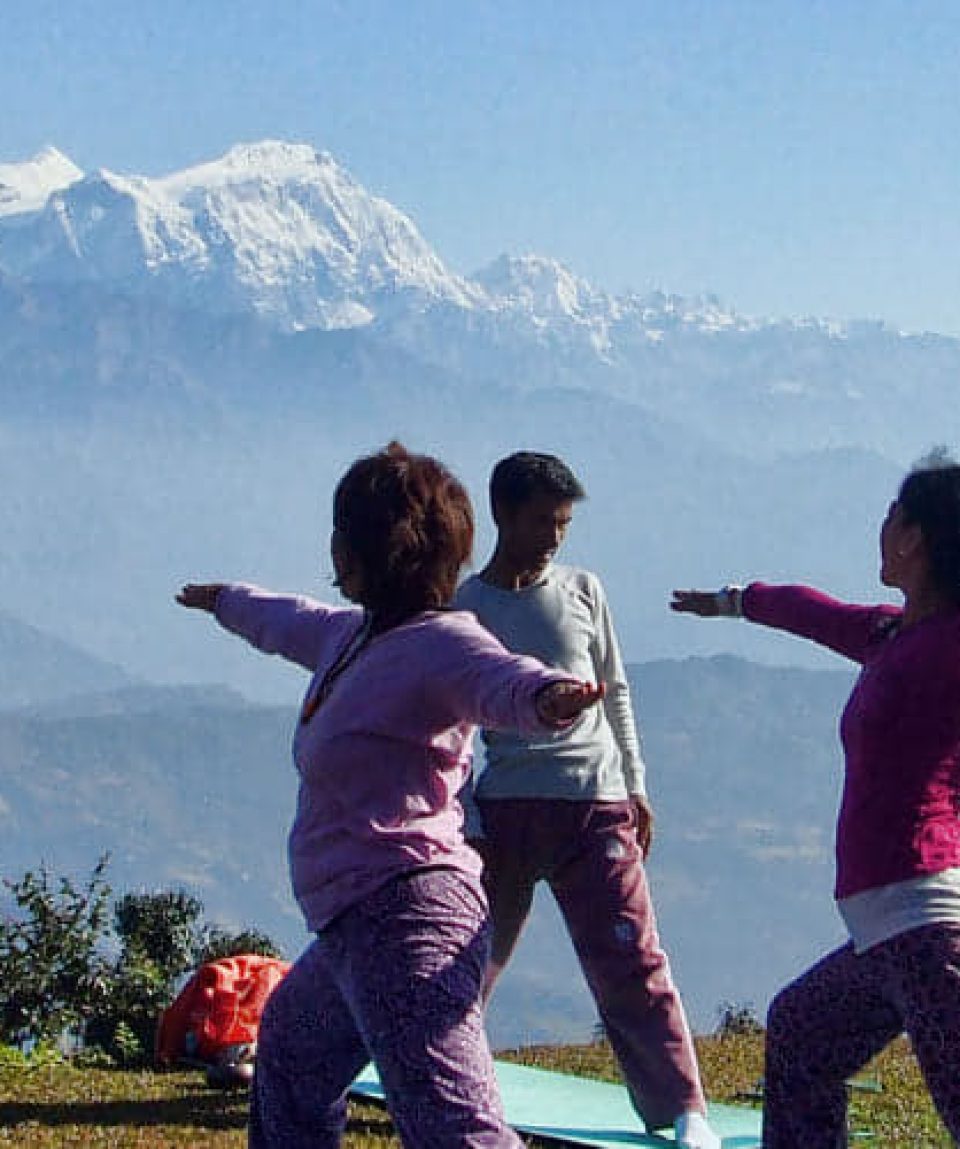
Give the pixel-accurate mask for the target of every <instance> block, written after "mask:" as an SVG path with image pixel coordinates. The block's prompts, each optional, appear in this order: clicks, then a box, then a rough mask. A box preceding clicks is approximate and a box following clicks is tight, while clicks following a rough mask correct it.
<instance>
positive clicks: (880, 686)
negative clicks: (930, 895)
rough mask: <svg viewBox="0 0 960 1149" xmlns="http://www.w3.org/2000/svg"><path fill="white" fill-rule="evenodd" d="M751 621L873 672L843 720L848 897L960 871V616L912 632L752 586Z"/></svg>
mask: <svg viewBox="0 0 960 1149" xmlns="http://www.w3.org/2000/svg"><path fill="white" fill-rule="evenodd" d="M743 613H744V616H745V617H746V618H749V619H750V620H751V621H753V622H759V623H763V624H765V625H766V626H773V627H777V628H778V629H780V630H786V631H790V632H791V633H793V634H798V635H801V636H802V637H804V638H810V639H812V640H813V641H814V642H818V643H820V644H821V645H823V646H827V647H829V648H830V649H831V650H835V651H836V652H837V653H838V654H842V655H845V656H846V657H847V658H850V659H853V660H854V661H855V662H859V663H861V664H862V666H863V669H862V671H861V672H860V677H859V678H858V679H857V682H856V685H855V686H854V688H853V692H852V693H851V695H850V697H849V699H848V700H847V705H846V707H845V708H844V712H843V717H842V718H841V720H840V737H841V741H842V743H843V749H844V755H845V760H846V770H845V776H844V786H843V799H842V802H841V806H840V816H839V820H838V823H837V838H836V851H837V880H836V895H837V897H838V898H846V897H850V896H851V895H853V894H858V893H861V892H863V891H864V890H869V889H875V888H876V887H878V886H886V885H889V884H891V883H893V882H900V881H905V880H908V879H910V878H916V877H920V876H922V875H925V874H936V873H939V872H940V871H942V870H946V869H950V868H952V867H955V866H960V816H958V806H960V610H957V611H952V612H950V613H949V614H940V615H932V616H930V617H929V618H926V619H923V620H922V621H921V622H918V623H916V624H915V625H913V626H911V627H909V628H907V629H906V630H903V631H901V630H900V629H899V625H898V624H899V620H900V617H901V611H900V610H899V608H897V607H894V606H853V605H850V604H847V603H841V602H837V601H836V600H834V599H831V598H828V597H827V596H826V595H823V594H821V593H820V592H819V591H815V590H812V589H810V588H809V587H802V586H767V585H765V584H763V583H752V584H751V585H750V586H748V587H747V588H746V590H745V591H744V594H743Z"/></svg>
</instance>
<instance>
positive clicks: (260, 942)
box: [197, 926, 283, 965]
mask: <svg viewBox="0 0 960 1149" xmlns="http://www.w3.org/2000/svg"><path fill="white" fill-rule="evenodd" d="M238 954H260V955H261V956H262V957H269V958H282V957H283V951H282V950H281V949H280V947H279V946H278V945H277V943H276V942H275V941H274V940H273V939H272V938H271V937H269V936H268V935H267V934H265V933H261V932H260V930H255V929H249V928H248V929H245V930H241V931H240V933H237V934H234V933H230V932H229V931H228V930H224V929H221V928H220V927H219V926H211V927H210V928H209V929H208V930H207V931H206V937H205V939H204V944H203V948H202V949H201V951H200V953H199V955H198V957H197V964H198V965H203V963H204V962H208V961H218V960H219V959H220V958H228V957H236V956H237V955H238Z"/></svg>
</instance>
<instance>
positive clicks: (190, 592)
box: [177, 582, 224, 614]
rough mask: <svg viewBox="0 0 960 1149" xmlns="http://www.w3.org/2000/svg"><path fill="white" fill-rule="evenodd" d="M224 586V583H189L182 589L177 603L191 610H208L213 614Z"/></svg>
mask: <svg viewBox="0 0 960 1149" xmlns="http://www.w3.org/2000/svg"><path fill="white" fill-rule="evenodd" d="M223 585H224V584H223V583H222V582H188V583H187V584H186V586H184V587H181V589H180V593H179V594H178V595H177V602H178V603H180V605H181V606H186V607H189V608H190V609H191V610H206V611H209V612H210V613H211V614H212V613H213V612H214V610H215V609H216V606H217V597H218V596H219V594H220V592H221V591H222V590H223Z"/></svg>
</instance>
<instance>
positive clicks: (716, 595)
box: [670, 582, 902, 662]
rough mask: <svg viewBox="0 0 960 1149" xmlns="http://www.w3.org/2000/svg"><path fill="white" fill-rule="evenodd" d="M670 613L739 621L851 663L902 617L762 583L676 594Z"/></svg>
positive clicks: (886, 609)
mask: <svg viewBox="0 0 960 1149" xmlns="http://www.w3.org/2000/svg"><path fill="white" fill-rule="evenodd" d="M670 607H671V609H672V610H675V611H679V612H680V613H686V614H696V615H700V616H701V617H703V618H716V617H723V616H726V617H730V618H739V617H740V616H741V615H742V616H743V617H744V618H746V619H749V620H750V622H756V623H760V624H761V625H762V626H770V627H773V628H774V629H776V630H784V631H787V633H789V634H795V635H798V636H799V637H800V638H808V639H810V641H811V642H816V643H819V644H820V645H821V646H826V647H829V648H830V650H833V651H836V653H837V654H842V655H843V656H844V657H845V658H850V659H852V660H853V661H854V662H863V660H864V658H865V656H866V653H867V650H868V649H869V647H870V644H871V643H873V642H875V641H876V640H877V639H878V637H882V635H883V633H884V627H885V626H888V625H889V624H890V623H891V622H894V621H895V620H896V619H898V618H899V617H900V614H901V613H902V612H901V610H900V608H899V607H895V606H892V605H889V604H881V605H879V606H859V605H857V604H855V603H847V602H840V601H838V600H837V599H834V598H831V597H830V596H829V595H826V594H824V593H823V592H822V591H818V590H815V589H814V588H813V587H809V586H797V585H784V586H771V585H769V584H767V583H761V582H752V583H750V584H749V585H748V586H746V587H744V588H743V589H742V590H741V589H740V587H736V586H725V587H723V588H722V589H721V590H718V591H702V590H675V591H674V592H673V598H672V600H671V602H670Z"/></svg>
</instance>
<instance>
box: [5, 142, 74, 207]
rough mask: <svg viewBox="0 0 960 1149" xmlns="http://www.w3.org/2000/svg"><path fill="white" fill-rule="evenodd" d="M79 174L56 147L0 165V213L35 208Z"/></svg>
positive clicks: (71, 162)
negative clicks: (31, 157)
mask: <svg viewBox="0 0 960 1149" xmlns="http://www.w3.org/2000/svg"><path fill="white" fill-rule="evenodd" d="M82 176H83V172H82V171H81V170H80V169H79V168H78V167H77V165H76V164H75V163H74V162H73V161H72V160H69V159H67V157H66V156H65V155H63V154H62V153H61V152H58V151H57V149H56V148H44V149H43V150H42V151H40V152H38V153H37V154H36V155H35V156H34V157H33V159H31V160H27V161H26V162H24V163H12V164H0V216H8V215H18V214H20V213H22V212H34V211H39V210H41V209H42V208H43V205H44V204H45V203H46V202H47V200H48V199H49V198H50V196H51V195H52V194H53V193H54V192H57V191H61V190H62V189H63V188H66V187H69V186H70V184H72V183H76V181H77V180H78V179H81V178H82Z"/></svg>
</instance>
